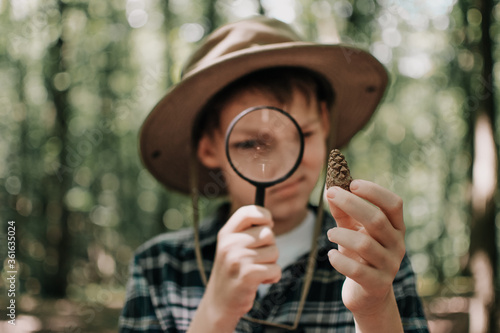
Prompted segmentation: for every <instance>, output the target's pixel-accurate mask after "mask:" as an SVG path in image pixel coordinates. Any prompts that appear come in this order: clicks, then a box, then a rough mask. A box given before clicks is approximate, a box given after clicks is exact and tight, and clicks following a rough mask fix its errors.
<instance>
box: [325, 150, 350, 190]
mask: <svg viewBox="0 0 500 333" xmlns="http://www.w3.org/2000/svg"><path fill="white" fill-rule="evenodd" d="M351 181H352V177H351V172H350V171H349V167H348V166H347V161H346V160H345V157H344V155H342V153H341V152H340V150H338V149H333V150H332V151H331V152H330V157H329V158H328V169H327V171H326V188H327V189H329V188H330V187H332V186H340V187H342V188H343V189H344V190H347V191H350V190H349V185H350V184H351Z"/></svg>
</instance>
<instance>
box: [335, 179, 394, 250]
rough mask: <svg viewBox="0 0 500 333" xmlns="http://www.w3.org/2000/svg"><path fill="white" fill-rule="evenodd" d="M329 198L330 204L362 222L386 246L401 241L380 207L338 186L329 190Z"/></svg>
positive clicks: (371, 234)
mask: <svg viewBox="0 0 500 333" xmlns="http://www.w3.org/2000/svg"><path fill="white" fill-rule="evenodd" d="M327 198H328V202H329V203H330V206H334V208H336V209H340V210H342V211H344V212H345V213H346V214H347V215H349V216H350V217H352V218H353V219H354V220H356V221H357V222H358V223H360V224H362V225H363V227H364V228H365V229H366V231H367V232H368V233H369V234H370V236H372V237H373V238H375V239H376V240H377V241H378V242H379V243H381V244H382V245H383V246H384V247H391V246H392V245H393V244H395V243H397V242H399V240H400V237H401V234H400V233H399V232H398V231H397V230H396V229H394V227H393V226H392V224H391V222H390V221H389V219H388V218H387V216H386V215H385V214H384V212H382V210H380V209H379V208H378V207H376V206H374V205H372V204H371V203H369V202H367V201H366V200H364V199H362V198H361V197H358V196H357V195H355V194H353V193H350V192H348V191H346V190H343V189H341V188H340V187H337V186H333V187H331V188H330V189H329V190H328V193H327ZM342 226H343V227H345V226H344V225H342ZM350 229H354V230H356V229H355V228H350Z"/></svg>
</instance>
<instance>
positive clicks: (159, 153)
mask: <svg viewBox="0 0 500 333" xmlns="http://www.w3.org/2000/svg"><path fill="white" fill-rule="evenodd" d="M160 155H161V151H159V150H155V151H154V152H153V153H152V154H151V157H152V158H155V159H156V158H158V157H160Z"/></svg>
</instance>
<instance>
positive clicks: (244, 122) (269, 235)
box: [207, 106, 304, 328]
mask: <svg viewBox="0 0 500 333" xmlns="http://www.w3.org/2000/svg"><path fill="white" fill-rule="evenodd" d="M225 148H226V156H227V158H228V161H229V163H230V165H231V167H232V168H233V170H234V171H235V172H236V173H237V174H238V175H239V176H240V177H241V178H243V179H245V180H246V181H248V182H249V183H251V184H253V185H255V187H256V192H255V205H252V206H244V207H241V208H239V209H238V210H237V211H236V212H235V213H234V214H233V215H232V216H231V218H230V219H229V220H228V221H227V223H226V224H225V225H224V226H223V227H222V229H221V230H220V231H219V234H218V238H217V250H216V257H215V263H214V269H213V273H212V276H214V277H217V278H214V279H210V280H211V281H209V283H208V285H207V295H209V299H211V300H212V306H214V305H215V306H214V307H213V309H214V313H213V316H214V317H217V315H222V314H227V313H232V314H234V316H231V317H230V318H229V317H227V316H224V317H222V318H219V320H220V321H222V322H224V323H225V325H227V327H229V328H230V327H234V326H235V325H236V323H237V321H238V320H239V319H240V318H241V317H242V316H243V315H245V314H246V313H247V312H248V311H249V310H250V309H251V308H252V306H253V302H254V299H255V296H256V293H257V289H258V287H259V285H260V284H266V283H276V282H278V281H279V280H280V278H281V268H280V266H279V265H278V264H276V261H277V259H278V255H279V254H278V249H277V247H276V245H275V238H274V233H273V231H272V228H273V220H272V216H271V213H270V212H269V210H267V209H265V208H264V207H263V206H264V194H265V189H266V188H267V187H269V186H272V185H275V184H278V183H280V182H282V181H284V180H286V179H287V178H288V177H290V176H291V175H292V173H293V172H294V171H295V170H296V169H297V167H298V166H299V164H300V162H301V160H302V155H303V151H304V137H303V134H302V131H301V129H300V127H299V125H298V124H297V122H296V121H295V120H294V119H293V118H292V117H291V116H290V115H289V114H288V113H287V112H285V111H283V110H281V109H278V108H276V107H271V106H257V107H253V108H249V109H246V110H244V111H243V112H241V113H240V114H239V115H238V116H237V117H236V118H235V119H233V121H232V122H231V124H230V125H229V127H228V130H227V132H226V138H225ZM212 280H213V281H212ZM210 282H211V283H210ZM214 317H212V318H214ZM231 319H233V320H231Z"/></svg>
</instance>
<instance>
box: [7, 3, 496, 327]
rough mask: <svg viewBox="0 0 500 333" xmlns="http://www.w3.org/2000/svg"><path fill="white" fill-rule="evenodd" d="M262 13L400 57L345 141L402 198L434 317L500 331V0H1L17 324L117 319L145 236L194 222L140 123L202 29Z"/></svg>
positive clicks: (102, 323)
mask: <svg viewBox="0 0 500 333" xmlns="http://www.w3.org/2000/svg"><path fill="white" fill-rule="evenodd" d="M258 13H260V14H265V15H268V16H272V17H276V18H278V19H280V20H283V21H285V22H287V23H290V24H292V25H293V26H294V27H295V28H296V30H297V31H298V32H300V33H301V34H302V35H303V36H304V37H305V38H306V39H308V40H311V41H319V42H324V43H328V42H331V41H332V35H333V34H334V31H338V33H339V34H340V35H341V38H342V40H343V41H344V42H347V43H350V44H354V45H356V46H358V47H360V48H363V49H366V50H369V51H370V52H371V53H372V54H374V55H375V57H377V58H378V59H379V60H380V61H381V62H382V63H383V64H384V65H385V66H386V67H387V69H388V70H389V72H390V77H391V86H390V89H389V91H388V94H387V95H386V97H385V100H384V102H383V104H382V105H381V107H380V109H379V110H378V114H377V115H376V117H375V118H374V119H373V121H371V122H370V124H369V125H368V126H367V127H366V128H365V129H364V130H363V131H362V132H361V133H359V134H358V135H357V137H356V138H355V139H354V140H352V142H351V143H350V144H349V146H347V147H345V148H344V149H343V152H344V153H345V155H346V156H347V159H348V161H349V163H350V165H351V168H352V173H353V174H354V175H355V177H356V178H363V179H368V180H371V181H374V182H377V183H379V184H381V185H383V186H385V187H387V188H389V189H391V190H392V191H394V192H396V193H398V194H399V195H400V196H402V197H403V199H404V202H405V221H406V223H407V226H408V231H407V238H406V241H407V247H408V253H409V256H410V258H411V261H412V264H413V267H414V269H415V271H416V273H417V275H418V288H419V292H420V294H421V295H422V297H423V300H424V302H425V307H426V311H427V315H428V319H429V323H430V326H431V329H432V332H496V331H498V317H497V312H498V310H497V298H498V287H497V286H498V254H497V253H498V243H499V242H498V241H497V238H496V235H497V232H498V227H499V222H500V218H499V217H500V215H499V208H498V207H499V200H498V194H497V190H498V185H497V178H498V142H499V138H500V133H499V130H498V128H499V126H498V125H499V123H498V122H499V120H498V117H497V115H498V107H497V105H498V96H499V94H498V92H499V91H498V84H497V82H496V79H497V78H498V77H499V76H500V66H499V65H498V60H499V59H500V53H499V51H500V50H499V49H498V42H499V41H500V24H499V21H500V5H499V4H498V3H497V2H495V1H487V0H458V1H457V0H425V1H417V0H409V1H398V0H376V1H375V0H359V1H352V0H351V1H349V0H328V1H327V0H261V1H256V0H204V1H200V0H109V1H103V0H65V1H55V0H44V1H42V0H10V1H8V0H0V260H2V263H3V270H2V274H1V276H0V277H1V278H0V309H3V310H0V330H1V331H2V332H4V331H5V332H16V333H18V332H116V329H117V317H118V314H119V311H120V308H121V307H122V305H123V301H124V287H125V284H126V281H127V277H128V263H129V260H130V259H131V256H132V254H133V251H134V250H135V249H136V248H137V247H138V246H139V245H140V244H141V243H143V242H144V241H146V240H147V239H149V238H151V237H152V236H154V235H157V234H159V233H162V232H169V231H174V230H178V229H180V228H182V227H187V226H189V225H190V224H191V221H190V216H191V213H190V212H191V208H190V202H189V199H188V198H186V197H183V196H182V195H179V194H177V193H173V192H170V191H168V190H166V189H164V188H163V187H161V186H160V185H159V184H158V183H157V182H156V181H155V180H154V179H153V178H152V177H151V175H150V174H149V173H148V172H147V171H145V169H144V167H143V166H142V164H141V162H140V159H139V155H138V149H137V134H138V130H139V127H140V124H141V123H142V121H143V119H144V118H145V117H146V115H147V114H148V112H149V111H150V110H151V108H152V107H153V106H154V105H155V103H156V102H157V101H158V100H159V99H160V98H161V97H162V95H163V94H164V93H165V91H166V90H167V89H168V87H170V86H171V85H172V84H174V83H175V82H177V81H178V79H179V76H180V72H181V69H182V64H183V62H184V60H185V59H186V57H187V56H188V55H189V54H190V52H191V51H192V50H193V48H194V47H195V45H196V44H197V42H199V41H200V40H201V39H202V38H203V37H204V36H206V35H207V34H208V33H210V32H211V31H212V30H213V29H214V28H216V27H217V26H219V25H221V24H223V23H226V22H230V21H234V20H238V19H241V18H244V17H248V16H251V15H255V14H258ZM334 22H335V23H334ZM346 57H349V54H346ZM193 98H196V96H193ZM165 144H168V143H165ZM201 206H202V207H203V208H204V212H205V213H207V212H209V211H210V209H211V207H212V206H213V205H212V204H211V203H209V202H202V205H201ZM9 226H10V227H12V226H15V231H13V228H9ZM9 237H14V238H15V266H13V267H10V266H9V264H10V263H11V262H9V251H8V246H7V244H8V242H7V240H8V238H9ZM10 260H12V258H10ZM13 269H15V272H16V273H15V277H16V279H15V301H16V326H12V325H10V324H9V323H8V320H10V318H9V317H8V314H9V312H8V310H7V309H6V308H7V306H8V305H9V302H10V301H11V299H12V297H11V296H9V293H8V290H9V288H10V287H11V284H10V282H11V280H8V278H9V277H10V276H11V275H10V273H9V272H10V271H13Z"/></svg>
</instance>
